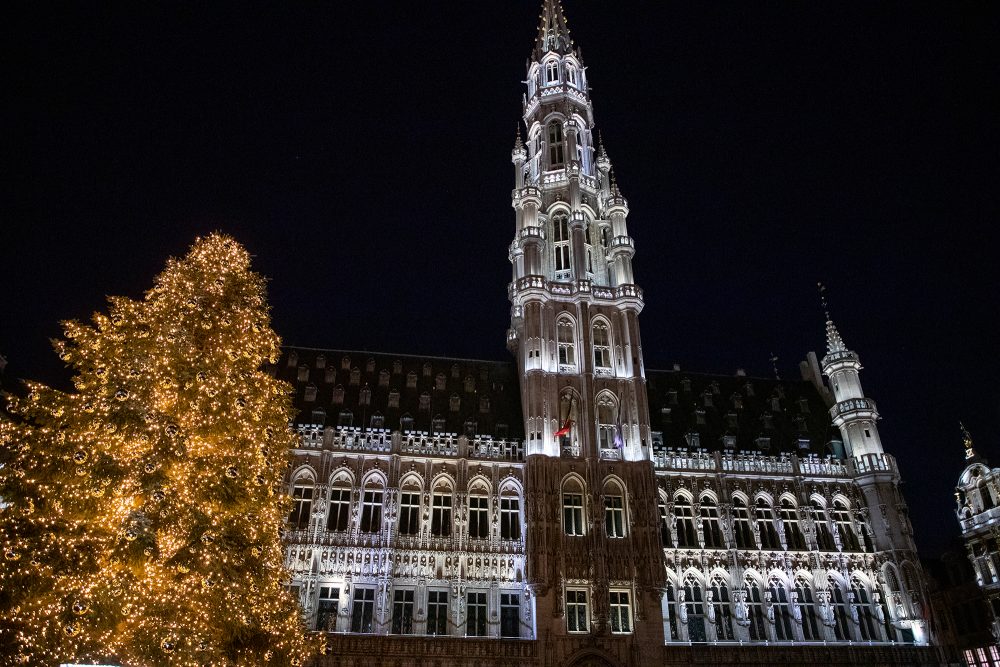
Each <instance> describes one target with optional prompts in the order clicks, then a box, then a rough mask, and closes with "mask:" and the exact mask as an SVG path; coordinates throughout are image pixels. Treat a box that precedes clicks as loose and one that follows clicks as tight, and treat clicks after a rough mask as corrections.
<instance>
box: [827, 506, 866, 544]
mask: <svg viewBox="0 0 1000 667" xmlns="http://www.w3.org/2000/svg"><path fill="white" fill-rule="evenodd" d="M832 514H833V522H834V523H835V524H836V525H837V532H838V533H839V534H840V544H841V545H842V546H843V548H844V551H861V546H860V545H859V544H858V534H857V533H855V532H854V522H852V521H851V512H850V510H848V509H847V506H846V505H844V503H842V502H841V501H839V500H835V501H833V512H832Z"/></svg>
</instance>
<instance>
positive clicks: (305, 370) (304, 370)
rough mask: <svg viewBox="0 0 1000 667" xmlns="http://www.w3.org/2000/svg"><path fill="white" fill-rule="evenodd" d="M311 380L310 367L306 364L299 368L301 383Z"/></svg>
mask: <svg viewBox="0 0 1000 667" xmlns="http://www.w3.org/2000/svg"><path fill="white" fill-rule="evenodd" d="M308 379H309V367H308V366H306V365H305V364H302V365H301V366H299V374H298V380H299V382H305V381H306V380H308Z"/></svg>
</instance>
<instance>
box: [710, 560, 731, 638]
mask: <svg viewBox="0 0 1000 667" xmlns="http://www.w3.org/2000/svg"><path fill="white" fill-rule="evenodd" d="M711 592H712V607H713V608H714V611H715V634H716V637H717V639H718V640H719V641H732V640H733V639H734V638H735V636H734V635H733V615H732V612H731V611H730V608H729V583H728V582H727V581H726V579H724V578H723V577H722V576H721V575H715V576H714V577H712V586H711Z"/></svg>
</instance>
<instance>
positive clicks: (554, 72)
mask: <svg viewBox="0 0 1000 667" xmlns="http://www.w3.org/2000/svg"><path fill="white" fill-rule="evenodd" d="M558 81H559V63H558V62H556V61H555V60H550V61H549V62H548V63H546V64H545V83H546V85H548V84H552V83H558Z"/></svg>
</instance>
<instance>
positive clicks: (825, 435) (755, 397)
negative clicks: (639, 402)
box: [646, 370, 840, 455]
mask: <svg viewBox="0 0 1000 667" xmlns="http://www.w3.org/2000/svg"><path fill="white" fill-rule="evenodd" d="M646 380H647V385H646V388H647V392H648V394H649V412H650V426H651V427H652V430H653V431H654V433H655V432H659V433H662V434H663V439H662V443H657V442H654V447H657V446H659V447H664V448H666V447H673V448H675V449H676V448H678V447H688V448H690V447H692V446H693V445H692V438H691V437H690V436H689V434H692V433H697V434H698V443H697V446H698V447H701V448H703V449H707V450H709V451H716V450H724V449H725V448H726V443H725V438H726V436H730V437H735V441H733V442H732V444H733V448H734V450H735V451H747V452H761V453H764V454H771V455H774V454H779V453H782V452H788V453H793V452H794V453H800V454H806V453H815V454H819V455H826V454H829V453H835V454H838V455H840V453H839V452H836V451H833V450H832V449H831V448H829V447H828V445H829V443H830V442H831V440H834V439H837V440H839V438H840V434H839V431H838V430H837V429H836V428H834V427H833V424H832V423H831V421H830V416H829V412H828V409H827V406H826V404H825V402H824V401H823V398H822V397H821V396H820V394H819V392H818V391H817V389H816V387H815V386H814V385H813V384H812V383H811V382H809V381H807V380H777V379H767V378H755V377H745V376H740V375H734V376H726V375H709V374H705V373H691V372H688V371H681V370H673V371H655V370H647V371H646ZM765 438H766V440H764V439H765ZM806 441H808V445H806Z"/></svg>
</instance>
